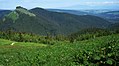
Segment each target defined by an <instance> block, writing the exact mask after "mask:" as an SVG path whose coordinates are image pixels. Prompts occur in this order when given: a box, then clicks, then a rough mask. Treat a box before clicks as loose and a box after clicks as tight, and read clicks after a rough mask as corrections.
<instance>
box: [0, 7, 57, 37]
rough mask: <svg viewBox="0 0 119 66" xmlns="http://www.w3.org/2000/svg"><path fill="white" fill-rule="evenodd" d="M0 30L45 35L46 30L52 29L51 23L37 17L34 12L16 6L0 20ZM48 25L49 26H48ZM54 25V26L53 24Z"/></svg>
mask: <svg viewBox="0 0 119 66" xmlns="http://www.w3.org/2000/svg"><path fill="white" fill-rule="evenodd" d="M1 22H2V23H1V25H0V30H3V31H4V30H9V29H12V30H14V31H19V32H29V33H35V34H42V35H46V33H47V32H49V31H51V30H53V29H54V27H53V24H50V22H48V21H47V20H44V19H42V18H38V17H36V16H35V14H33V13H31V12H29V11H28V10H27V9H25V8H23V7H17V8H16V10H14V11H12V12H11V13H9V14H8V15H6V16H5V18H4V19H3V20H2V21H1ZM49 26H51V27H50V28H49ZM55 27H56V26H55Z"/></svg>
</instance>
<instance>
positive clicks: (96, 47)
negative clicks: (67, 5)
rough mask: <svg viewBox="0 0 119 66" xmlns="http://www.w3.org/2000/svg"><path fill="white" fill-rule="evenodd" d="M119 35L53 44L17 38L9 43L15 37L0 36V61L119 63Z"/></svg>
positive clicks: (80, 65) (44, 65) (35, 65)
mask: <svg viewBox="0 0 119 66" xmlns="http://www.w3.org/2000/svg"><path fill="white" fill-rule="evenodd" d="M118 36H119V35H118V34H115V35H109V36H103V37H98V38H95V39H89V40H85V41H78V42H74V43H69V42H56V44H54V45H44V44H36V43H24V42H18V44H17V43H16V44H15V45H13V46H10V45H9V43H12V41H9V40H3V39H0V42H1V43H0V44H1V46H0V65H1V66H56V65H57V66H86V65H88V66H99V65H101V66H102V65H106V66H116V65H115V64H118V63H119V60H118V57H119V51H118V49H119V37H118ZM6 45H7V46H6ZM39 46H40V47H39ZM41 46H43V47H41ZM44 46H45V47H44ZM115 57H116V58H115Z"/></svg>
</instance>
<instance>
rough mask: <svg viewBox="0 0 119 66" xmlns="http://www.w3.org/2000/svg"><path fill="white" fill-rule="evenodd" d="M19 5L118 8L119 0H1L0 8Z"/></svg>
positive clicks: (61, 7) (59, 7) (30, 6)
mask: <svg viewBox="0 0 119 66" xmlns="http://www.w3.org/2000/svg"><path fill="white" fill-rule="evenodd" d="M18 5H20V6H23V7H25V8H28V9H31V8H34V7H42V8H57V9H77V10H78V9H117V8H119V0H0V9H15V7H16V6H18Z"/></svg>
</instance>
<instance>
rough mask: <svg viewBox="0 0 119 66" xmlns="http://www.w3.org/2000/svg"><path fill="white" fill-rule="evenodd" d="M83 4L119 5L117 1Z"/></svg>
mask: <svg viewBox="0 0 119 66" xmlns="http://www.w3.org/2000/svg"><path fill="white" fill-rule="evenodd" d="M84 4H86V5H111V4H119V1H116V2H113V1H111V2H109V1H105V2H84Z"/></svg>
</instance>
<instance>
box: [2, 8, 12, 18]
mask: <svg viewBox="0 0 119 66" xmlns="http://www.w3.org/2000/svg"><path fill="white" fill-rule="evenodd" d="M10 12H11V11H10V10H0V18H2V17H4V16H5V15H7V14H9V13H10Z"/></svg>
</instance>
